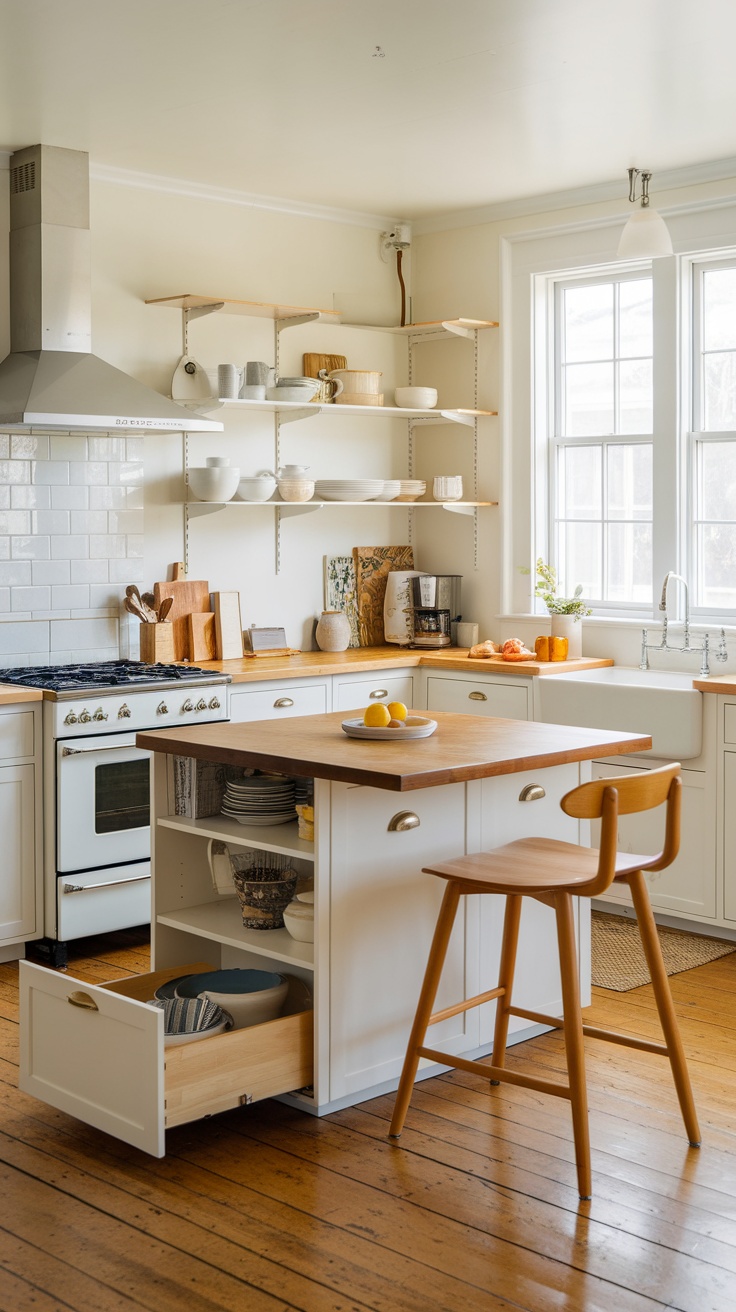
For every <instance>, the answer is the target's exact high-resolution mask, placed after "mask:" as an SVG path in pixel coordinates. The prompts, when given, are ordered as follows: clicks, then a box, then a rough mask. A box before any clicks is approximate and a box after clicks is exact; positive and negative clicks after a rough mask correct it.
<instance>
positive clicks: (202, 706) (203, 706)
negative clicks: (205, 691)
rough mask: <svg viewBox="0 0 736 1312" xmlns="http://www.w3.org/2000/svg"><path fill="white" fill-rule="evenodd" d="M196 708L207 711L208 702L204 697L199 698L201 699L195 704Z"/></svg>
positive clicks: (196, 709)
mask: <svg viewBox="0 0 736 1312" xmlns="http://www.w3.org/2000/svg"><path fill="white" fill-rule="evenodd" d="M194 709H195V711H206V710H207V703H206V701H205V699H204V697H200V699H199V701H198V702H197V705H196V706H195V708H194Z"/></svg>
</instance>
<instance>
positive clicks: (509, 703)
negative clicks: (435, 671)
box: [427, 675, 529, 720]
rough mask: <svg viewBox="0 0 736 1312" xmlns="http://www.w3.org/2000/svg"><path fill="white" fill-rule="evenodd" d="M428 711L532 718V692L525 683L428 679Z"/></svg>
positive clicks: (512, 718)
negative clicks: (530, 701)
mask: <svg viewBox="0 0 736 1312" xmlns="http://www.w3.org/2000/svg"><path fill="white" fill-rule="evenodd" d="M427 710H429V711H459V712H461V713H462V714H464V715H498V716H500V717H501V718H502V719H509V720H527V719H528V718H529V690H528V689H527V687H526V685H525V684H521V683H520V684H518V685H517V684H506V683H493V682H490V681H489V682H486V681H485V680H483V679H478V680H471V679H437V678H433V677H432V676H431V675H430V676H429V677H428V679H427Z"/></svg>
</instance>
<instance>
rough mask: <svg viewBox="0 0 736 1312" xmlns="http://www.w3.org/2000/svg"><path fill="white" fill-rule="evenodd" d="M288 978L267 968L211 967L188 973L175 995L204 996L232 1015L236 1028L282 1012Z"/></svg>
mask: <svg viewBox="0 0 736 1312" xmlns="http://www.w3.org/2000/svg"><path fill="white" fill-rule="evenodd" d="M288 991H289V981H288V980H286V979H284V977H283V975H278V974H276V973H275V971H269V970H244V969H240V968H233V969H231V970H211V971H206V972H203V973H202V974H198V975H189V976H188V978H187V979H185V980H183V981H182V982H181V983H180V984H179V985H178V986H177V990H176V996H177V998H206V999H208V1000H209V1001H210V1002H214V1003H216V1004H217V1006H218V1007H221V1008H222V1009H223V1011H226V1012H228V1014H229V1015H230V1016H232V1019H233V1023H234V1025H235V1029H243V1028H244V1027H245V1026H246V1025H261V1024H263V1022H264V1021H268V1020H274V1019H275V1017H276V1016H278V1015H279V1014H280V1012H281V1008H282V1007H283V1005H284V1002H285V1001H286V994H287V993H288Z"/></svg>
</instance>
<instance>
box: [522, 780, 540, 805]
mask: <svg viewBox="0 0 736 1312" xmlns="http://www.w3.org/2000/svg"><path fill="white" fill-rule="evenodd" d="M546 796H547V794H546V793H545V791H544V789H543V787H542V785H541V784H524V787H523V788H522V790H521V792H520V793H519V801H520V802H538V801H539V800H540V798H542V797H546Z"/></svg>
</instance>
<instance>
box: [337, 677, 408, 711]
mask: <svg viewBox="0 0 736 1312" xmlns="http://www.w3.org/2000/svg"><path fill="white" fill-rule="evenodd" d="M372 701H374V702H403V703H404V705H405V706H408V707H409V708H410V709H411V708H412V707H413V704H414V680H413V678H412V676H411V675H410V674H393V675H390V676H389V677H386V675H382V674H380V673H378V674H376V675H374V676H373V678H372V679H360V680H357V681H356V682H350V683H338V684H337V686H336V687H335V693H334V709H335V710H336V711H352V710H358V711H362V710H364V709H365V707H366V706H369V705H370V703H371V702H372ZM415 709H416V708H415Z"/></svg>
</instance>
